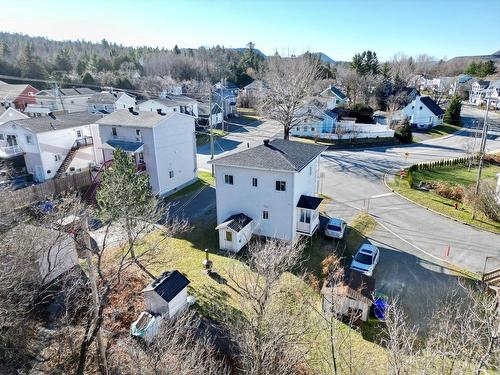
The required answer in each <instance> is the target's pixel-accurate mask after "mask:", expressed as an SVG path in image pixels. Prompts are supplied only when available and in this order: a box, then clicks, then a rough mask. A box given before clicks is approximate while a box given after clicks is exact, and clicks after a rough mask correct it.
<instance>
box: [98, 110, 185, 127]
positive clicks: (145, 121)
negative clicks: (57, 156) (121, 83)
mask: <svg viewBox="0 0 500 375" xmlns="http://www.w3.org/2000/svg"><path fill="white" fill-rule="evenodd" d="M176 115H177V116H188V115H184V114H181V113H179V112H170V113H166V114H162V115H160V114H158V113H157V112H149V111H134V113H131V112H130V111H129V110H128V109H120V110H118V111H115V112H113V113H111V114H109V115H107V116H105V117H103V118H102V119H100V120H99V121H97V123H98V124H99V125H116V126H131V127H143V128H152V127H154V126H156V125H157V124H159V123H160V122H162V121H164V120H166V119H168V118H170V117H172V116H176Z"/></svg>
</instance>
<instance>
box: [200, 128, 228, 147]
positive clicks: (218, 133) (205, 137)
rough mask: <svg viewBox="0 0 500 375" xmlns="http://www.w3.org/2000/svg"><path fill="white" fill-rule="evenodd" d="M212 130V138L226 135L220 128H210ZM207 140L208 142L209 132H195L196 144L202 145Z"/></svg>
mask: <svg viewBox="0 0 500 375" xmlns="http://www.w3.org/2000/svg"><path fill="white" fill-rule="evenodd" d="M209 131H210V130H207V131H206V132H207V133H208V132H209ZM212 132H213V134H214V139H216V138H220V137H224V136H226V135H227V132H225V131H224V130H222V129H212ZM208 142H210V135H209V134H206V133H205V132H203V133H198V134H196V146H202V145H204V144H207V143H208Z"/></svg>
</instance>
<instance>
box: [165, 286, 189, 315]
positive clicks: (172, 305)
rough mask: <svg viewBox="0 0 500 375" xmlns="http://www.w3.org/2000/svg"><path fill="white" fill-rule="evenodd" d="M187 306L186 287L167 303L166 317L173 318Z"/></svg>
mask: <svg viewBox="0 0 500 375" xmlns="http://www.w3.org/2000/svg"><path fill="white" fill-rule="evenodd" d="M186 304H187V287H186V288H184V289H182V290H181V291H180V292H179V294H177V295H176V296H175V297H174V298H173V299H172V301H170V302H169V303H168V307H169V311H168V317H169V318H172V317H174V316H175V315H176V314H177V313H178V312H180V311H182V310H184V309H185V308H186Z"/></svg>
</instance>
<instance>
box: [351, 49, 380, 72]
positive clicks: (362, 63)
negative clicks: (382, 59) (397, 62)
mask: <svg viewBox="0 0 500 375" xmlns="http://www.w3.org/2000/svg"><path fill="white" fill-rule="evenodd" d="M351 68H352V69H353V70H354V71H356V73H358V74H359V75H361V76H364V75H367V74H378V71H379V66H378V58H377V54H376V53H375V52H372V51H363V52H362V53H356V54H355V55H354V57H353V58H352V62H351Z"/></svg>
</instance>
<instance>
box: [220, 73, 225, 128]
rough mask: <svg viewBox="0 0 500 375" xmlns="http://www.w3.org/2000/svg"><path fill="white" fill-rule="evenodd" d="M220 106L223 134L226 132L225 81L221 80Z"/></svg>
mask: <svg viewBox="0 0 500 375" xmlns="http://www.w3.org/2000/svg"><path fill="white" fill-rule="evenodd" d="M220 104H221V108H222V132H224V104H225V102H224V79H223V78H222V77H221V79H220Z"/></svg>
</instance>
